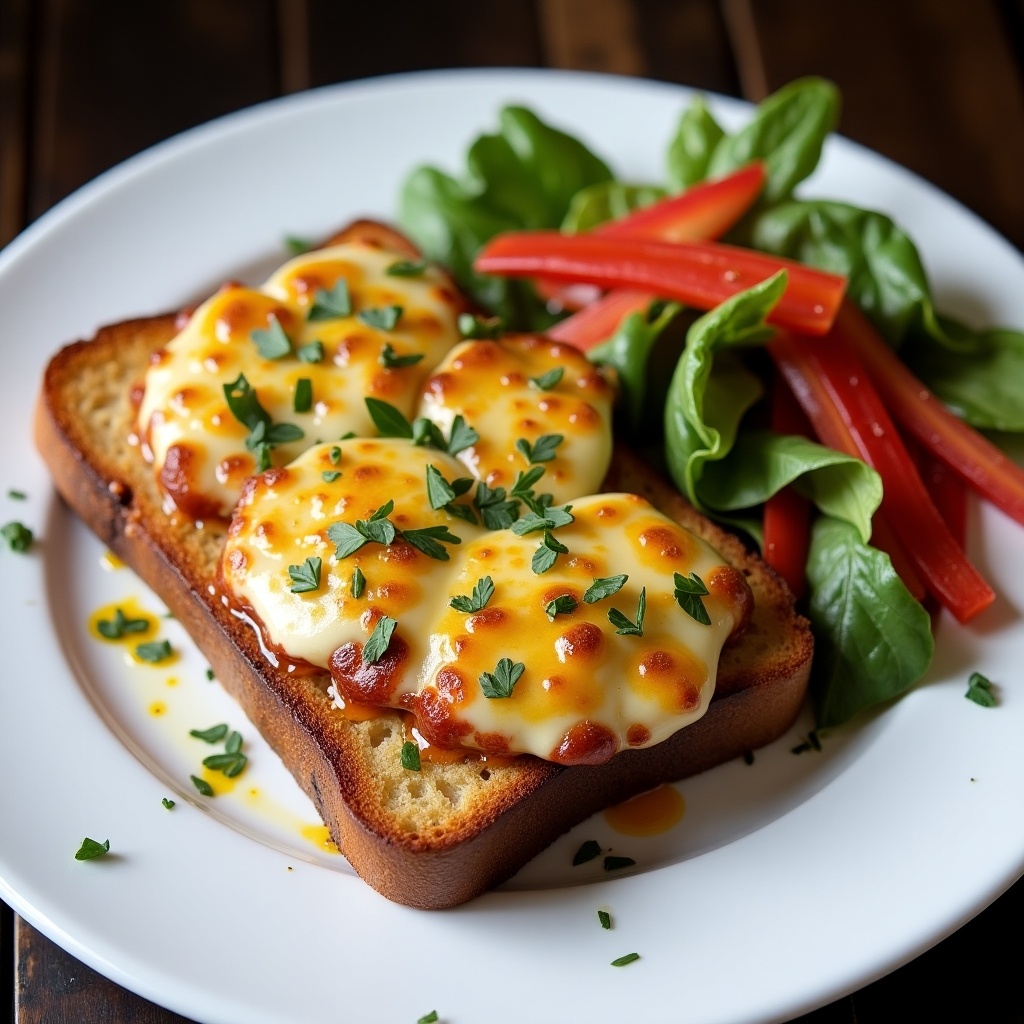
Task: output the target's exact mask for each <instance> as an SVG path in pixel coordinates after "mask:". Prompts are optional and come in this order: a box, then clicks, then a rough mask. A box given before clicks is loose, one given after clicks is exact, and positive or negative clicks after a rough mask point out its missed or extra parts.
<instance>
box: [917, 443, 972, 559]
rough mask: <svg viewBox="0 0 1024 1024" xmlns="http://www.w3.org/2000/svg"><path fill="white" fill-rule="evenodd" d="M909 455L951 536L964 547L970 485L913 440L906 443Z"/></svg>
mask: <svg viewBox="0 0 1024 1024" xmlns="http://www.w3.org/2000/svg"><path fill="white" fill-rule="evenodd" d="M906 444H907V451H908V452H910V454H911V456H912V457H913V459H914V461H915V462H916V463H917V471H918V472H919V473H920V474H921V480H922V482H923V483H924V485H925V487H926V488H927V489H928V493H929V494H930V495H931V499H932V501H933V502H935V507H936V508H937V509H938V510H939V515H940V516H942V518H943V519H945V521H946V525H947V526H948V527H949V532H950V533H951V534H953V536H954V537H955V538H956V542H957V543H958V544H959V545H960V547H963V546H964V544H965V542H966V540H967V485H966V484H965V483H964V481H963V479H962V478H961V477H959V476H957V474H956V473H954V472H953V470H951V469H950V468H949V466H947V465H946V463H945V462H943V461H942V459H940V458H938V457H937V456H935V455H933V454H932V453H931V452H930V451H929V450H928V449H927V448H924V447H923V446H922V445H921V444H920V443H919V442H918V441H916V440H915V439H914V438H913V437H908V438H907V439H906Z"/></svg>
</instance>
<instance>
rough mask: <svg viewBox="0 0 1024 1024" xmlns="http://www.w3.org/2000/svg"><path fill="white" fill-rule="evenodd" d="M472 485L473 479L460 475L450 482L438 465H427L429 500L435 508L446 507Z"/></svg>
mask: <svg viewBox="0 0 1024 1024" xmlns="http://www.w3.org/2000/svg"><path fill="white" fill-rule="evenodd" d="M472 486H473V481H472V480H471V479H470V478H469V477H459V478H458V479H457V480H453V481H452V482H451V483H449V482H448V481H447V480H446V479H445V478H444V475H443V474H442V473H441V471H440V470H439V469H438V468H437V467H436V466H433V465H431V466H427V500H428V501H429V502H430V507H431V508H433V509H438V508H445V507H446V506H447V505H448V504H449V503H450V502H452V501H454V500H455V499H456V498H458V497H461V496H462V495H463V494H465V493H466V491H468V490H469V489H470V488H471V487H472ZM473 521H474V522H475V521H476V519H475V518H474V520H473Z"/></svg>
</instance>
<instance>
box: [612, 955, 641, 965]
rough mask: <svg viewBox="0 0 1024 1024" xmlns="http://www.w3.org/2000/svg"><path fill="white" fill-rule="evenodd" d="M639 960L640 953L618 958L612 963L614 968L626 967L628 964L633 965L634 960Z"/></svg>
mask: <svg viewBox="0 0 1024 1024" xmlns="http://www.w3.org/2000/svg"><path fill="white" fill-rule="evenodd" d="M639 959H640V954H639V953H627V954H626V955H625V956H620V957H616V958H615V959H614V960H613V961H612V967H625V966H626V964H631V963H632V962H633V961H634V960H639Z"/></svg>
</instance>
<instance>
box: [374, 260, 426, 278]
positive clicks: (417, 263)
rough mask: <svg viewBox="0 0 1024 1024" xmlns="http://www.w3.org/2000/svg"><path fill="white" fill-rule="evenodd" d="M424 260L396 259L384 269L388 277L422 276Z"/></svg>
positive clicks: (424, 265) (424, 267)
mask: <svg viewBox="0 0 1024 1024" xmlns="http://www.w3.org/2000/svg"><path fill="white" fill-rule="evenodd" d="M426 269H427V262H426V260H398V261H396V262H395V263H392V264H391V265H390V266H389V267H388V268H387V270H385V271H384V273H385V274H387V275H388V276H389V277H422V276H423V271H425V270H426Z"/></svg>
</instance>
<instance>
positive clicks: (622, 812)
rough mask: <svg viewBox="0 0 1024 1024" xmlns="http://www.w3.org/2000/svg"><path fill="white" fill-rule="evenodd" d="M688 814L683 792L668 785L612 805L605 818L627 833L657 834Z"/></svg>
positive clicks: (616, 829)
mask: <svg viewBox="0 0 1024 1024" xmlns="http://www.w3.org/2000/svg"><path fill="white" fill-rule="evenodd" d="M685 813H686V801H685V800H683V797H682V794H681V793H680V792H679V791H678V790H677V789H676V788H675V787H674V786H670V785H668V784H666V785H664V786H659V787H658V788H657V789H652V790H650V791H649V792H647V793H641V794H640V795H639V796H634V797H632V798H631V799H630V800H626V801H625V802H624V803H621V804H616V805H615V806H614V807H609V808H608V809H607V810H606V811H605V812H604V820H605V821H606V822H608V824H609V825H610V826H611V827H612V828H613V829H614V830H615V831H616V832H618V833H620V834H621V835H624V836H657V835H661V833H662V832H667V831H668V830H669V829H670V828H673V827H674V826H676V825H678V824H679V822H680V821H682V820H683V815H684V814H685Z"/></svg>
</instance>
